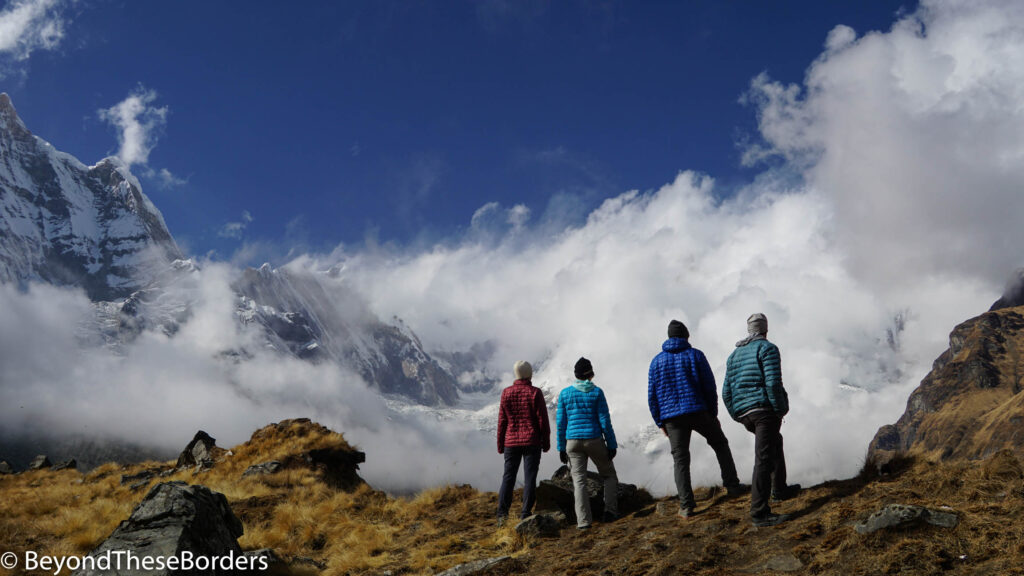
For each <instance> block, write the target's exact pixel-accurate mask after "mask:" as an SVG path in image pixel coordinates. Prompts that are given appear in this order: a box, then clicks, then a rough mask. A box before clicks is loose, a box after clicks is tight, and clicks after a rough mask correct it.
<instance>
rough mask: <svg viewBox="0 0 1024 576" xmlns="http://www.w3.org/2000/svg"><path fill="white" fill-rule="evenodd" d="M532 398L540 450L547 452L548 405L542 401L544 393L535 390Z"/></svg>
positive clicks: (549, 445) (548, 436)
mask: <svg viewBox="0 0 1024 576" xmlns="http://www.w3.org/2000/svg"><path fill="white" fill-rule="evenodd" d="M535 394H536V396H535V397H534V402H533V406H534V411H535V412H536V413H537V424H538V426H537V430H539V431H540V448H541V450H543V451H545V452H547V451H548V450H550V449H551V423H550V420H548V403H547V402H545V401H544V393H543V392H541V391H540V389H539V388H538V389H537V392H535Z"/></svg>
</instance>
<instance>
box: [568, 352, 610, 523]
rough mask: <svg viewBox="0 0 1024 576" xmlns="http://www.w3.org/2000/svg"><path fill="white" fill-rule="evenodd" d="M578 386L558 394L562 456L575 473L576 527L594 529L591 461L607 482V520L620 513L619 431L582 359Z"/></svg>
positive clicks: (590, 368) (590, 369)
mask: <svg viewBox="0 0 1024 576" xmlns="http://www.w3.org/2000/svg"><path fill="white" fill-rule="evenodd" d="M574 372H575V375H576V383H575V384H573V385H572V386H568V387H566V388H565V389H564V390H562V392H561V393H560V394H559V395H558V410H557V412H556V413H555V423H556V427H557V429H558V456H559V457H560V458H561V459H562V463H563V464H569V469H570V471H571V472H572V484H573V496H574V501H575V505H576V527H577V528H579V529H580V530H586V529H588V528H590V524H591V522H592V520H593V518H592V516H591V510H590V497H589V496H588V494H587V461H588V459H589V460H593V461H594V465H595V466H596V467H597V473H598V474H599V475H600V476H601V479H602V480H603V481H604V521H605V522H612V521H614V520H615V519H616V518H618V512H619V499H618V490H619V479H618V476H617V475H616V474H615V465H614V464H612V460H613V459H614V458H615V454H616V452H617V449H618V444H617V443H616V442H615V430H613V429H612V419H611V415H610V414H609V413H608V401H607V400H606V399H605V397H604V391H603V390H601V389H600V388H598V387H597V386H595V385H594V382H593V381H592V379H593V378H594V367H593V365H592V364H591V363H590V360H587V359H586V358H580V359H579V360H578V361H577V362H576V366H575V368H574Z"/></svg>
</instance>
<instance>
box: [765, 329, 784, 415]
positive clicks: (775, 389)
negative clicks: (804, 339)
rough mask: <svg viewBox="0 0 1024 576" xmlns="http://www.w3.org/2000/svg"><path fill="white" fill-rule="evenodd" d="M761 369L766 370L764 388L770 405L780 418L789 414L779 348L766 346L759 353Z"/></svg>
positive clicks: (772, 345)
mask: <svg viewBox="0 0 1024 576" xmlns="http://www.w3.org/2000/svg"><path fill="white" fill-rule="evenodd" d="M759 359H760V361H761V369H762V370H764V388H765V392H767V394H768V403H769V404H771V405H772V410H774V411H775V413H776V414H778V415H779V416H785V415H786V413H788V412H789V396H788V395H787V394H786V389H785V388H783V386H782V358H781V357H780V355H779V348H778V346H775V345H774V344H771V345H769V346H764V347H763V348H762V349H761V350H760V352H759Z"/></svg>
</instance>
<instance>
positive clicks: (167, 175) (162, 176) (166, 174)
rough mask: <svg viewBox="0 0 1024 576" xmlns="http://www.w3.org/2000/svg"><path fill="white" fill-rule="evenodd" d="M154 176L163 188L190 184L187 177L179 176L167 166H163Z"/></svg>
mask: <svg viewBox="0 0 1024 576" xmlns="http://www.w3.org/2000/svg"><path fill="white" fill-rule="evenodd" d="M154 176H155V177H156V179H157V182H158V184H159V185H160V186H161V187H163V188H177V187H178V186H184V185H185V184H188V179H187V178H178V177H177V176H175V175H174V174H173V173H171V171H170V170H168V169H167V168H161V169H160V170H158V171H156V173H155V174H154Z"/></svg>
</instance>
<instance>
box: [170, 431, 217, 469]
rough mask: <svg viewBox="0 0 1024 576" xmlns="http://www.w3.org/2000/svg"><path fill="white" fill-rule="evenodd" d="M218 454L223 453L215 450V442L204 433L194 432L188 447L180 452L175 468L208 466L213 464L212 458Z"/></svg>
mask: <svg viewBox="0 0 1024 576" xmlns="http://www.w3.org/2000/svg"><path fill="white" fill-rule="evenodd" d="M218 452H223V450H222V449H220V448H217V441H216V440H215V439H214V438H213V437H211V436H210V435H209V434H207V433H206V432H203V431H202V430H200V431H198V432H196V435H195V436H194V437H193V438H192V441H191V442H189V443H188V446H185V449H184V450H182V451H181V455H179V456H178V462H177V464H175V468H191V467H193V466H202V465H207V466H209V465H210V464H212V463H213V460H214V457H215V456H217V455H219V454H217V453H218Z"/></svg>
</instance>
